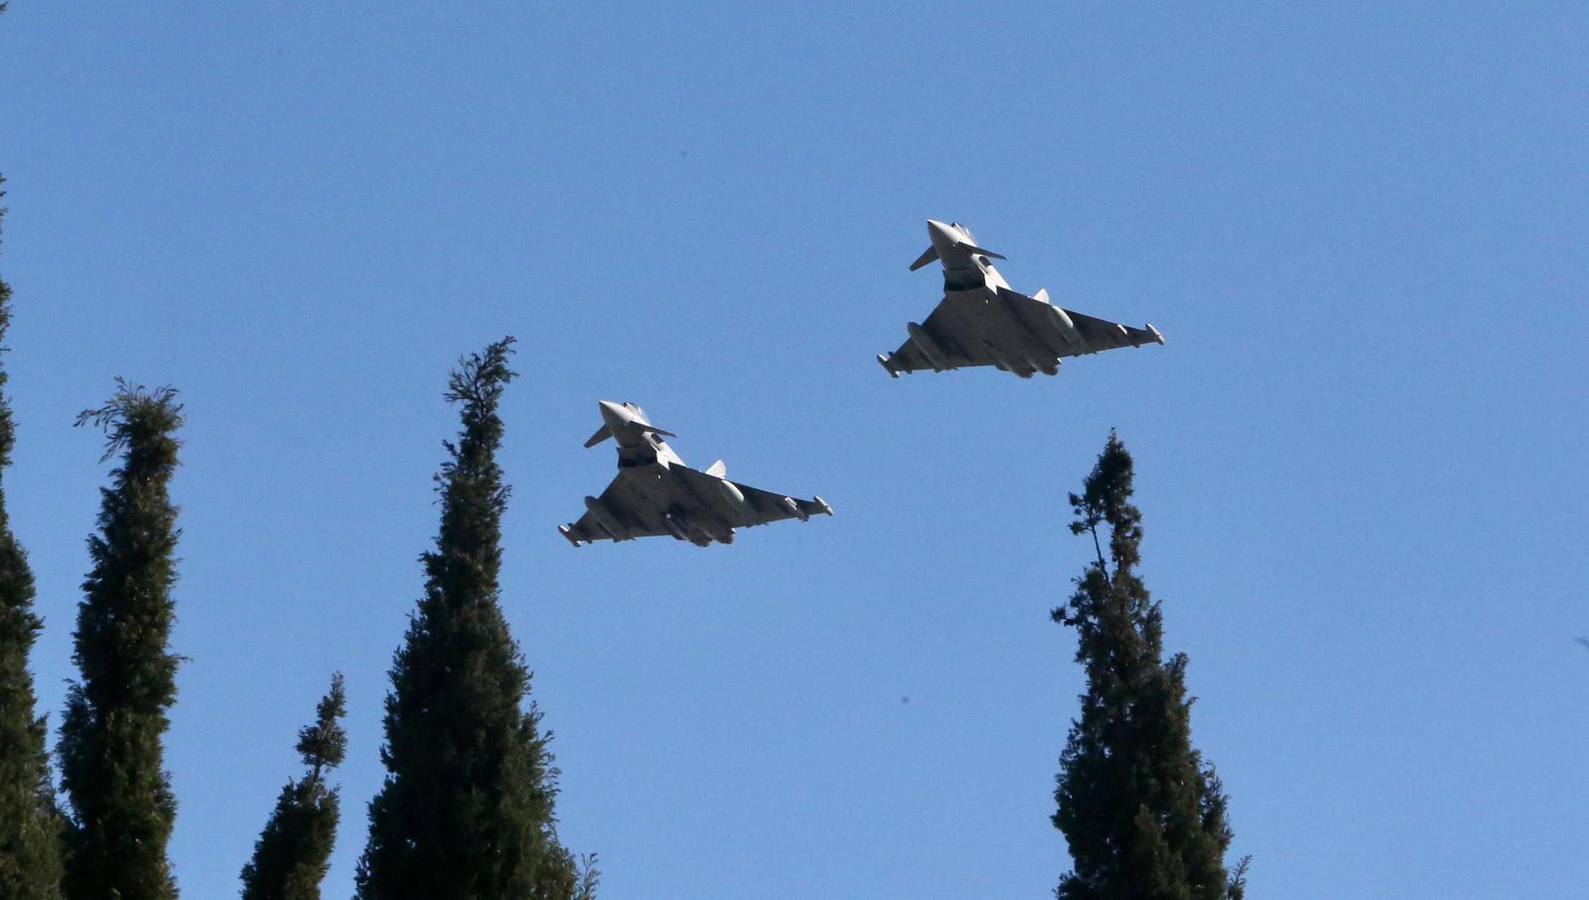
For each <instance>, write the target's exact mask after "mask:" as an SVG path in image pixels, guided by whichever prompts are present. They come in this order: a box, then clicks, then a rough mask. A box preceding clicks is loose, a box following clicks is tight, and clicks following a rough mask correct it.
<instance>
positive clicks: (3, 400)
mask: <svg viewBox="0 0 1589 900" xmlns="http://www.w3.org/2000/svg"><path fill="white" fill-rule="evenodd" d="M4 11H5V4H3V3H0V12H4ZM4 185H5V179H4V178H0V188H3V187H4ZM4 196H5V191H4V190H0V198H3V197H4ZM4 218H5V209H4V208H0V221H3V220H4ZM10 328H11V286H10V285H8V284H6V283H5V280H4V279H0V345H3V344H4V341H5V336H6V332H7V331H9V330H10ZM3 350H4V347H3V346H0V351H3ZM8 379H9V376H8V375H7V373H6V371H5V369H4V368H3V367H0V389H3V388H4V387H5V384H6V382H7V380H8ZM15 445H16V428H15V425H14V423H13V422H12V419H11V402H10V400H9V399H7V397H6V396H5V394H4V393H3V392H0V476H3V475H4V474H5V470H6V469H8V468H10V466H11V450H12V448H13V447H14V446H15ZM33 599H34V587H33V572H32V570H31V569H29V568H28V557H27V553H26V552H24V551H23V549H22V545H21V543H19V542H18V541H17V538H16V535H15V534H13V533H12V532H11V521H10V518H9V516H8V514H7V512H6V506H5V491H4V488H3V486H0V897H6V898H17V900H33V898H45V897H59V896H60V879H61V858H60V825H61V823H60V817H59V815H58V814H57V813H56V810H55V795H54V791H53V790H52V789H51V786H50V773H49V762H48V757H47V755H46V752H45V737H46V733H47V732H46V726H45V722H44V718H43V717H42V716H40V717H35V716H34V707H35V703H36V701H37V697H36V695H35V694H34V692H33V675H32V673H31V672H30V671H29V670H28V653H29V652H30V651H31V650H32V649H33V642H34V641H35V640H36V639H37V638H38V634H39V629H40V628H42V627H43V625H44V623H43V622H42V621H41V620H40V619H39V617H38V616H37V615H35V614H34V612H33Z"/></svg>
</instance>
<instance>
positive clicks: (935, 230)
mask: <svg viewBox="0 0 1589 900" xmlns="http://www.w3.org/2000/svg"><path fill="white" fill-rule="evenodd" d="M956 231H957V230H956V228H955V227H954V226H953V225H950V224H949V223H948V222H940V221H938V220H937V219H928V220H927V236H928V237H930V238H932V244H933V246H934V247H940V248H941V247H944V246H952V245H953V244H954V243H955V242H956V241H958V240H960V235H959V234H957V233H956Z"/></svg>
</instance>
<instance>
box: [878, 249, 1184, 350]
mask: <svg viewBox="0 0 1589 900" xmlns="http://www.w3.org/2000/svg"><path fill="white" fill-rule="evenodd" d="M927 234H928V235H929V236H930V237H931V238H932V246H930V247H928V248H927V251H926V252H925V253H923V254H922V255H921V257H920V258H918V259H917V260H916V261H915V262H914V263H911V265H910V270H911V271H912V272H914V271H916V270H917V269H919V268H921V267H922V266H925V265H927V264H928V263H930V262H932V261H933V260H935V259H936V260H938V262H940V263H942V264H943V301H942V302H941V303H939V304H938V308H937V309H935V310H933V311H932V315H930V316H928V317H927V321H925V322H922V323H920V324H917V323H916V322H911V323H909V324H908V325H906V326H905V330H906V331H907V332H908V333H909V334H910V339H909V340H907V341H905V343H904V345H903V346H901V347H900V348H899V349H898V350H896V351H894V352H893V353H880V354H878V356H877V361H878V362H880V363H882V364H883V368H884V369H887V370H888V374H889V375H891V376H893V377H895V378H898V377H899V373H901V372H916V371H920V370H922V369H931V370H933V371H934V372H942V371H944V370H946V369H960V368H964V367H966V366H995V367H997V368H999V369H1003V370H1004V371H1006V372H1014V373H1015V374H1017V375H1019V376H1021V377H1022V378H1031V377H1032V375H1033V373H1036V372H1042V373H1043V374H1045V375H1058V374H1059V361H1060V358H1061V357H1065V356H1081V355H1083V354H1087V353H1097V352H1099V351H1100V350H1113V349H1115V348H1116V347H1140V346H1142V345H1143V344H1162V343H1164V335H1162V334H1159V330H1158V329H1157V328H1154V327H1153V326H1152V325H1149V326H1147V327H1146V328H1132V327H1130V326H1127V325H1120V324H1117V323H1114V322H1110V321H1107V320H1105V319H1095V318H1093V317H1092V316H1087V315H1083V314H1081V313H1079V312H1075V311H1074V310H1069V309H1065V308H1064V307H1060V306H1055V305H1054V303H1053V302H1052V301H1050V300H1049V299H1048V291H1046V290H1041V291H1038V292H1037V294H1036V295H1035V296H1031V297H1028V296H1027V295H1025V294H1022V293H1020V292H1018V291H1013V290H1011V289H1010V285H1009V283H1008V282H1006V281H1005V280H1004V277H1003V276H1002V275H1000V274H999V270H998V269H995V268H993V263H992V260H995V259H1004V257H1003V256H1001V255H999V254H997V253H994V252H993V251H992V250H985V249H983V248H982V247H979V246H977V241H976V238H974V237H972V235H971V229H969V228H967V227H965V226H964V225H961V224H960V223H958V222H939V221H937V220H935V219H928V220H927Z"/></svg>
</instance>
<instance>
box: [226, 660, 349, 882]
mask: <svg viewBox="0 0 1589 900" xmlns="http://www.w3.org/2000/svg"><path fill="white" fill-rule="evenodd" d="M315 712H316V715H315V722H314V724H313V725H307V726H305V727H304V728H303V729H301V730H300V731H299V732H298V753H299V755H300V756H302V757H303V764H304V765H305V766H307V767H308V768H309V771H308V773H307V774H306V775H305V776H304V777H303V778H302V779H301V780H298V781H292V780H289V781H288V782H287V786H286V787H284V788H282V789H281V796H280V797H278V798H277V799H276V808H275V810H274V811H272V812H271V814H270V820H269V821H268V822H266V823H265V830H264V831H263V832H261V833H260V836H259V840H258V841H256V842H255V843H254V858H253V860H252V861H251V862H249V864H248V865H246V866H244V867H243V900H320V882H321V881H322V880H324V879H325V875H326V871H327V870H328V869H329V868H330V867H331V851H332V849H333V848H334V846H335V844H336V836H337V819H338V817H339V815H340V814H341V809H340V802H339V798H338V791H337V789H336V788H328V787H327V786H326V784H325V780H324V778H323V777H322V776H323V775H324V773H325V772H327V771H329V770H331V769H334V768H336V767H337V766H338V765H340V764H341V762H342V758H343V757H344V756H345V755H346V753H347V746H348V736H347V733H346V732H344V731H343V730H342V724H341V719H342V716H343V715H345V714H346V712H347V699H346V696H345V695H344V693H343V688H342V673H340V672H338V673H337V674H336V675H333V676H332V677H331V691H330V693H328V694H326V695H325V696H324V697H323V698H321V700H320V703H319V705H318V706H317V707H316V708H315Z"/></svg>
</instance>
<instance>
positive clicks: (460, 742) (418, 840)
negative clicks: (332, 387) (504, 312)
mask: <svg viewBox="0 0 1589 900" xmlns="http://www.w3.org/2000/svg"><path fill="white" fill-rule="evenodd" d="M512 343H513V340H512V338H505V339H503V340H501V341H498V342H497V343H494V344H492V345H490V346H489V347H487V348H486V349H485V351H484V352H482V353H477V354H473V355H471V356H469V357H467V358H465V359H463V360H461V361H460V363H459V366H458V368H457V369H455V370H454V371H453V373H452V378H451V380H450V382H449V389H448V391H447V394H446V398H447V400H448V401H449V402H452V403H456V404H461V406H462V419H463V426H462V430H461V431H460V433H459V437H458V440H457V443H451V442H448V443H446V444H445V445H444V446H445V448H446V450H447V454H448V457H449V458H448V460H447V461H446V462H444V463H443V464H442V467H441V472H440V474H439V475H438V476H437V477H436V481H437V489H438V492H439V493H440V494H441V528H440V533H439V534H438V535H437V537H436V546H435V549H434V550H432V551H430V552H428V553H426V554H424V556H423V557H421V559H422V562H423V563H424V568H425V593H424V597H423V598H422V599H421V600H420V601H419V608H418V610H417V611H416V612H415V613H414V614H413V616H412V617H411V619H410V622H409V627H408V633H407V635H406V637H405V641H404V644H403V646H402V647H401V648H400V649H399V650H398V651H397V653H396V655H395V658H394V661H393V665H392V676H391V677H392V689H391V692H390V693H389V694H388V695H387V698H386V742H385V745H384V746H383V747H382V749H381V759H382V761H383V762H384V763H385V764H386V768H387V777H386V782H385V784H384V785H383V786H382V788H381V791H380V792H379V793H378V794H377V795H376V797H375V799H374V800H372V801H371V803H370V835H369V843H368V844H367V846H366V848H365V851H364V856H363V858H362V859H361V860H360V861H359V872H358V896H359V897H361V898H365V900H395V898H410V897H412V898H433V897H470V898H480V900H495V898H529V897H534V898H566V897H570V896H571V895H572V894H573V893H574V891H575V890H576V887H577V885H576V878H577V873H576V870H575V866H574V862H573V859H572V857H571V855H570V854H569V853H568V852H567V851H566V850H564V849H563V848H562V846H561V845H560V844H559V843H558V840H557V835H556V831H555V827H554V822H555V820H554V817H553V800H554V797H555V795H556V793H557V789H556V775H557V772H556V770H555V769H553V768H552V755H551V753H550V752H549V750H548V748H547V746H546V743H547V736H546V735H542V734H540V733H539V722H540V714H539V712H538V711H537V710H536V708H535V706H534V704H533V703H531V704H529V706H528V708H526V705H525V704H526V700H527V698H528V695H529V690H530V673H529V671H528V670H527V669H526V668H525V666H524V663H523V660H522V658H521V656H520V654H519V650H518V647H517V646H516V645H515V644H514V642H513V638H512V636H511V635H510V634H509V633H508V627H507V622H506V620H505V619H504V618H503V616H502V610H501V607H500V606H499V604H498V587H497V576H498V572H499V570H500V568H501V564H502V551H501V548H500V546H499V544H500V537H501V521H502V513H503V510H504V509H505V508H506V505H507V499H508V488H507V487H506V486H505V485H504V484H503V483H502V470H501V468H499V467H498V465H497V462H496V452H497V449H498V447H499V445H500V444H501V442H502V420H501V419H500V418H499V417H498V415H497V404H498V401H499V399H500V397H501V395H502V390H503V388H504V387H505V386H506V385H507V383H508V381H509V380H511V379H512V378H513V376H514V373H513V372H512V371H511V370H510V369H509V368H508V356H509V354H510V353H511V352H512Z"/></svg>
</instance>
